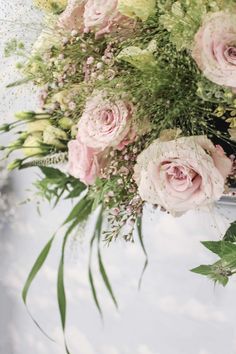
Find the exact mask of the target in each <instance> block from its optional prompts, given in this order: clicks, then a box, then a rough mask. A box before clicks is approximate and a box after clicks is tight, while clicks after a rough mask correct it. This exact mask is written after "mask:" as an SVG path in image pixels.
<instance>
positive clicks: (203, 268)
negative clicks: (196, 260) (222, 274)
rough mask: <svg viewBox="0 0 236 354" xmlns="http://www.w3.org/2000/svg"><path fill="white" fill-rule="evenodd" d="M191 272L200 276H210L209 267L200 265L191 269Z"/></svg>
mask: <svg viewBox="0 0 236 354" xmlns="http://www.w3.org/2000/svg"><path fill="white" fill-rule="evenodd" d="M191 272H193V273H197V274H201V275H209V274H211V265H201V266H199V267H197V268H194V269H191Z"/></svg>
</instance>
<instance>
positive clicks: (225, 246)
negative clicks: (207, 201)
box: [192, 221, 236, 286]
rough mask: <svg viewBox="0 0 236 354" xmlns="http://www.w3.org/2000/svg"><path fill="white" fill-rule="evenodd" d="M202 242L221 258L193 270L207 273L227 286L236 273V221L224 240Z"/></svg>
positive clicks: (216, 281) (206, 274)
mask: <svg viewBox="0 0 236 354" xmlns="http://www.w3.org/2000/svg"><path fill="white" fill-rule="evenodd" d="M202 244H203V245H204V246H205V247H206V248H207V249H209V250H210V251H211V252H213V253H215V254H216V255H218V256H219V257H220V260H218V261H217V262H215V263H214V264H212V265H201V266H200V267H197V268H195V269H192V272H194V273H197V274H201V275H205V276H207V277H208V278H210V279H211V280H213V281H214V282H215V283H220V284H222V285H223V286H225V285H226V284H227V283H228V281H229V277H231V276H232V275H234V274H236V221H235V222H233V223H232V224H231V225H230V227H229V228H228V230H227V231H226V233H225V236H224V238H223V241H206V242H202Z"/></svg>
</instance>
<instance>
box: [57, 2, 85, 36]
mask: <svg viewBox="0 0 236 354" xmlns="http://www.w3.org/2000/svg"><path fill="white" fill-rule="evenodd" d="M84 5H85V2H84V0H68V4H67V7H66V9H65V11H64V12H63V13H62V14H61V15H60V16H59V20H58V26H59V27H62V28H64V29H66V30H68V31H72V30H76V31H79V32H81V31H83V29H84V22H83V15H84Z"/></svg>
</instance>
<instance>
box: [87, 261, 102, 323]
mask: <svg viewBox="0 0 236 354" xmlns="http://www.w3.org/2000/svg"><path fill="white" fill-rule="evenodd" d="M89 284H90V287H91V291H92V295H93V299H94V302H95V304H96V307H97V309H98V312H99V314H100V316H101V317H102V316H103V315H102V309H101V306H100V303H99V300H98V297H97V291H96V288H95V285H94V280H93V273H92V269H91V266H89Z"/></svg>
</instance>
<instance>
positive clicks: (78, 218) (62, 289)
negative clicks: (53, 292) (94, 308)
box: [57, 196, 92, 354]
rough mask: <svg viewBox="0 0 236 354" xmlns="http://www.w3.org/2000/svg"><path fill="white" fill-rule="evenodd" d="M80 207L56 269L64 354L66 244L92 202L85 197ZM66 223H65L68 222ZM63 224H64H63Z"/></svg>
mask: <svg viewBox="0 0 236 354" xmlns="http://www.w3.org/2000/svg"><path fill="white" fill-rule="evenodd" d="M77 205H80V208H77V211H78V213H77V214H76V215H75V217H73V218H72V219H71V220H69V221H72V220H73V222H72V223H71V224H70V226H69V228H68V229H67V232H66V234H65V236H64V239H63V243H62V251H61V259H60V263H59V268H58V276H57V300H58V306H59V311H60V317H61V324H62V329H63V333H64V341H65V349H66V353H67V354H70V353H69V349H68V346H67V343H66V338H65V328H66V306H67V302H66V293H65V285H64V262H65V249H66V244H67V241H68V238H69V236H70V234H71V233H72V231H73V230H74V229H75V228H76V227H77V226H78V225H79V224H80V223H81V222H83V221H84V220H86V219H87V217H88V216H89V214H90V213H91V208H92V201H91V200H88V199H86V196H85V197H84V198H83V199H82V200H80V202H79V203H78V204H77ZM69 221H67V222H69ZM64 224H65V223H64Z"/></svg>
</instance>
